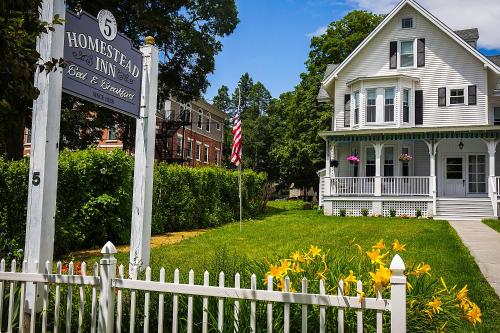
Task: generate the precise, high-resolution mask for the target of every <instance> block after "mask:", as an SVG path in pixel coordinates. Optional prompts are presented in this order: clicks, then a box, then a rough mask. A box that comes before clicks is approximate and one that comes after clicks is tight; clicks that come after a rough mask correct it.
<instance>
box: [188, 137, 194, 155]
mask: <svg viewBox="0 0 500 333" xmlns="http://www.w3.org/2000/svg"><path fill="white" fill-rule="evenodd" d="M187 150H188V151H187V157H188V158H191V157H193V141H192V140H191V139H188V148H187Z"/></svg>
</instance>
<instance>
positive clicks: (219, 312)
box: [217, 272, 224, 332]
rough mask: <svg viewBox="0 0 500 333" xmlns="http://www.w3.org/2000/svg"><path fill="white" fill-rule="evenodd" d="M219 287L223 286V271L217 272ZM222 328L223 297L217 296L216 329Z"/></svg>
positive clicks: (220, 330)
mask: <svg viewBox="0 0 500 333" xmlns="http://www.w3.org/2000/svg"><path fill="white" fill-rule="evenodd" d="M219 287H220V288H224V272H220V274H219ZM223 328H224V299H223V298H219V305H218V313H217V329H218V330H219V332H222V329H223Z"/></svg>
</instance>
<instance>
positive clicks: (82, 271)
mask: <svg viewBox="0 0 500 333" xmlns="http://www.w3.org/2000/svg"><path fill="white" fill-rule="evenodd" d="M80 275H81V276H87V264H86V263H85V261H84V262H82V264H81V266H80ZM79 289H80V306H79V307H78V333H82V329H83V327H82V326H83V315H84V311H85V288H84V286H83V285H81V286H80V288H79Z"/></svg>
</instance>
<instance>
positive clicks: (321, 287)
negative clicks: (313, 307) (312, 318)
mask: <svg viewBox="0 0 500 333" xmlns="http://www.w3.org/2000/svg"><path fill="white" fill-rule="evenodd" d="M319 294H320V295H325V294H326V293H325V281H323V280H319ZM325 312H326V311H325V307H324V306H322V305H320V306H319V332H320V333H325V324H326V313H325Z"/></svg>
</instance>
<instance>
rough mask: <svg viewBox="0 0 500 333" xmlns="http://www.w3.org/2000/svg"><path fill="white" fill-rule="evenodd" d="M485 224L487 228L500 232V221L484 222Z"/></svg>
mask: <svg viewBox="0 0 500 333" xmlns="http://www.w3.org/2000/svg"><path fill="white" fill-rule="evenodd" d="M483 223H484V224H486V225H487V226H489V227H491V228H493V229H495V230H496V231H498V232H500V220H499V219H496V220H493V219H491V220H483Z"/></svg>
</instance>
